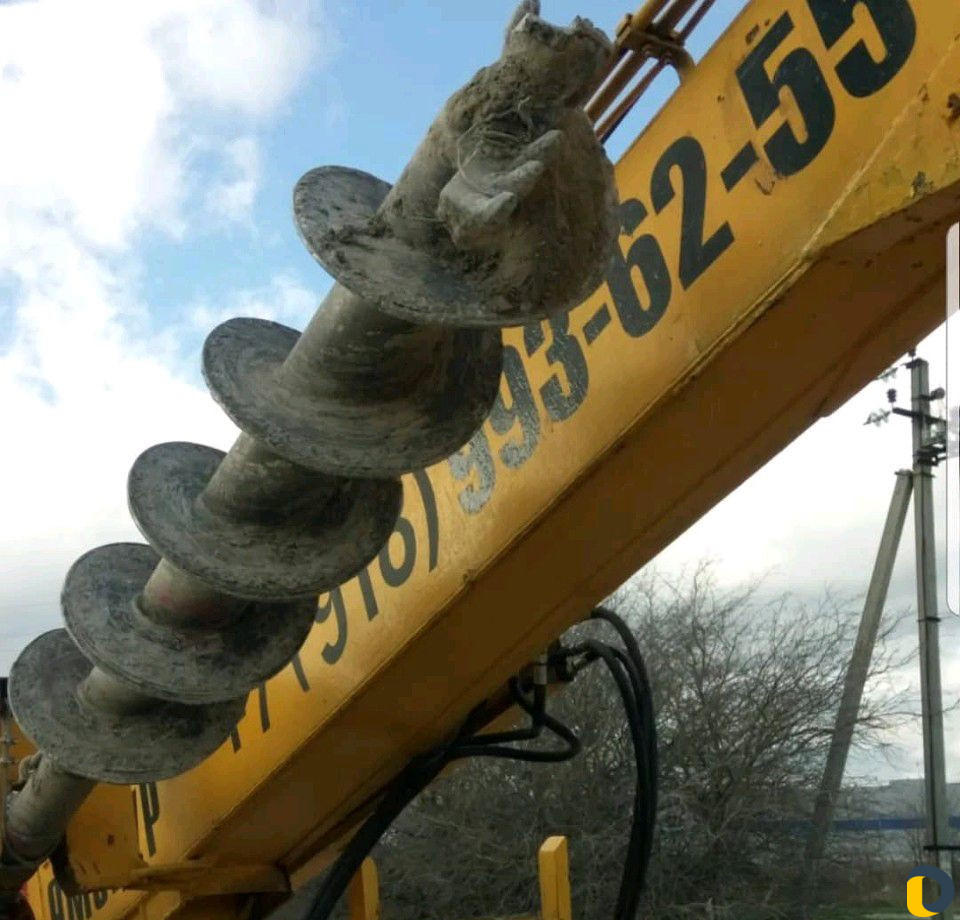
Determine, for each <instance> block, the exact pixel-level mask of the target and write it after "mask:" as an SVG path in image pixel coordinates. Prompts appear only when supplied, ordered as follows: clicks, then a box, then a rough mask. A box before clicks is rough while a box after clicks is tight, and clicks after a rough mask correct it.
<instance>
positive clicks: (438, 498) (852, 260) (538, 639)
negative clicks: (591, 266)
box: [28, 0, 960, 920]
mask: <svg viewBox="0 0 960 920" xmlns="http://www.w3.org/2000/svg"><path fill="white" fill-rule="evenodd" d="M844 11H846V14H845V13H844ZM588 12H589V11H588ZM911 23H912V25H913V28H912V30H911V27H910V25H911ZM958 94H960V5H958V4H957V3H956V2H953V0H909V2H908V0H875V2H861V3H858V4H850V3H846V2H839V0H753V2H751V3H750V4H749V5H748V6H747V8H746V9H745V10H744V11H743V13H742V14H741V15H740V16H739V17H738V18H737V19H736V21H735V22H734V23H733V24H732V25H731V26H730V27H729V29H728V30H727V31H726V33H725V34H724V35H723V37H722V38H721V39H720V40H719V41H718V42H717V44H716V45H715V46H714V47H713V49H712V50H711V51H710V52H709V53H708V54H707V55H706V57H705V58H704V59H703V60H702V61H701V62H700V63H699V64H698V65H697V66H696V68H695V69H694V70H693V71H692V73H690V75H689V76H688V77H687V78H686V79H685V80H684V82H683V84H682V85H681V87H680V88H679V89H678V91H677V92H676V93H675V94H674V96H673V97H672V99H671V100H670V102H669V103H668V104H667V106H666V107H665V108H664V109H663V111H662V112H661V113H660V114H659V115H658V116H657V117H656V118H655V119H654V120H653V121H652V123H651V124H650V125H649V126H648V128H647V129H646V130H645V131H644V132H643V133H642V135H641V136H640V137H639V138H638V139H637V140H636V141H635V143H634V144H633V145H632V147H631V148H630V149H629V150H628V152H627V153H626V154H625V155H624V156H623V157H622V159H621V160H620V162H619V164H618V165H617V180H618V185H619V190H620V196H621V200H622V205H621V213H622V217H623V227H622V230H623V232H622V235H621V237H620V257H619V258H617V259H615V260H614V262H613V263H611V269H610V273H609V275H608V279H607V283H606V284H604V285H602V286H601V287H600V288H599V289H598V290H597V291H596V293H595V294H594V295H593V296H592V297H590V299H589V300H587V301H586V302H585V303H584V304H582V305H581V306H580V307H579V308H577V309H576V310H574V311H573V312H572V313H571V314H569V317H568V318H566V319H563V318H561V319H558V320H554V321H552V322H551V323H545V324H543V325H542V326H540V325H536V326H531V327H528V328H525V329H514V330H510V331H508V332H507V333H506V335H505V341H506V343H507V346H508V347H507V350H506V369H505V375H504V378H503V381H502V390H501V396H500V400H499V401H498V404H497V405H496V407H495V408H494V411H493V413H492V415H491V417H490V419H488V421H487V422H486V424H485V425H484V427H483V429H482V430H481V432H479V433H478V434H477V435H476V437H475V438H474V439H473V441H472V442H471V443H470V444H469V445H468V446H467V447H465V448H464V449H463V450H462V451H461V452H460V453H459V454H458V455H456V456H455V457H453V458H451V459H450V460H449V461H447V462H445V463H442V464H439V465H437V466H435V467H433V468H431V469H429V470H426V471H425V472H423V473H420V474H417V475H412V476H408V477H407V478H406V480H405V482H404V490H405V491H404V509H403V514H402V517H401V520H400V523H399V525H398V527H397V530H396V533H395V534H394V535H393V537H392V539H391V541H390V543H389V545H388V547H387V548H386V549H385V550H384V552H383V553H382V554H381V557H380V558H379V559H378V560H376V561H375V562H374V563H373V564H372V565H371V566H370V567H369V568H368V569H367V570H366V571H365V572H364V573H363V574H362V575H361V576H360V577H358V578H355V579H353V580H352V581H350V582H348V583H347V584H345V585H343V586H342V587H341V588H339V589H337V590H336V591H334V592H332V593H331V594H330V595H327V596H324V597H321V598H320V606H319V610H318V615H317V621H318V622H317V625H316V627H315V628H314V630H313V633H312V635H311V636H310V638H309V640H308V642H307V644H306V645H305V647H304V648H303V650H302V652H301V654H300V655H299V657H298V658H297V660H296V661H295V662H294V663H293V665H291V666H290V667H288V668H287V669H286V670H285V671H283V672H282V673H281V674H279V675H278V676H277V677H276V678H274V679H273V680H271V681H270V682H269V683H268V684H266V686H264V687H262V688H261V689H260V690H259V692H257V693H254V694H252V695H251V697H250V700H249V703H248V706H247V713H246V716H245V717H244V719H243V721H242V722H241V723H240V725H239V727H238V729H237V732H236V734H235V736H234V738H233V740H232V742H231V743H228V744H226V745H225V746H224V747H223V748H222V749H221V750H219V751H218V752H217V753H216V754H215V755H214V756H212V757H211V758H210V759H209V760H208V761H206V762H205V763H204V764H202V765H201V766H200V767H198V768H196V769H194V770H192V771H191V772H189V773H187V774H185V775H183V776H181V777H179V778H177V779H174V780H170V781H167V782H162V783H158V784H156V785H149V786H144V787H142V788H135V789H133V790H132V791H131V790H130V789H128V788H125V787H124V788H112V789H111V788H106V787H104V788H101V789H99V790H97V792H96V793H95V794H94V795H93V796H92V797H91V799H90V800H89V801H88V802H87V804H86V805H85V806H84V807H83V808H82V809H81V811H80V812H79V813H78V814H77V816H76V817H75V819H74V821H73V823H72V824H71V827H70V829H69V832H68V841H67V843H68V847H67V854H66V856H65V857H64V859H63V861H62V862H63V864H62V865H61V867H60V869H59V871H60V873H61V878H62V879H69V878H71V877H72V879H73V880H74V882H75V883H76V884H77V885H78V886H80V887H81V888H84V889H88V890H93V889H98V888H109V889H120V888H124V889H125V890H122V891H121V890H113V891H110V892H109V893H105V892H104V893H99V894H96V895H94V894H87V895H85V896H83V895H80V896H75V897H73V898H68V897H67V896H66V895H64V894H63V892H62V890H61V887H60V885H58V883H57V882H55V881H54V880H53V875H52V870H51V868H50V867H49V865H48V866H45V867H44V868H43V869H42V870H41V872H40V873H39V874H38V875H37V876H35V878H34V879H33V880H32V881H31V883H30V884H29V886H28V894H29V899H30V902H31V905H32V906H33V908H34V910H35V912H36V914H37V917H38V918H43V920H69V918H71V917H88V916H89V917H94V918H96V920H122V918H125V917H138V918H144V920H147V918H149V920H160V918H164V917H173V916H176V917H191V916H198V917H199V916H203V917H216V916H220V915H221V914H222V915H223V916H225V917H232V916H235V913H234V904H235V899H233V898H231V894H232V893H235V892H243V891H251V890H253V891H271V890H274V891H275V890H278V889H280V890H282V889H284V888H285V887H286V886H287V885H288V883H289V884H292V885H293V886H297V885H299V884H300V883H302V882H303V881H305V880H306V879H307V878H308V877H310V876H312V875H314V874H316V873H317V872H318V871H320V869H322V867H323V866H324V865H326V863H327V862H328V861H329V859H330V858H331V856H332V854H334V853H335V852H336V849H337V847H338V846H339V845H340V844H342V842H343V840H344V839H345V837H346V835H347V834H348V833H349V832H350V830H351V829H352V828H353V827H355V826H356V824H357V822H358V820H359V819H360V818H362V816H363V814H364V813H365V809H367V808H368V807H369V805H370V803H371V802H372V801H374V800H375V798H376V796H377V793H378V790H380V789H381V788H382V787H383V786H384V784H385V783H386V782H388V781H389V779H390V778H391V777H392V776H393V775H394V774H395V773H396V772H397V770H398V769H399V768H400V767H401V766H402V765H403V764H404V763H405V762H406V761H407V760H408V759H409V758H410V757H411V756H412V755H414V754H416V753H417V752H419V751H422V750H423V749H425V748H427V747H429V746H431V745H433V744H434V743H436V742H437V741H438V740H439V739H440V738H442V737H443V736H444V734H445V733H447V732H448V731H450V730H451V729H452V728H453V727H454V726H456V725H457V724H458V723H459V722H460V720H461V719H463V717H464V716H465V715H466V713H467V712H468V711H469V710H470V709H471V708H472V707H473V706H474V705H475V704H476V703H477V702H478V701H479V700H480V699H482V698H483V697H485V696H486V695H488V694H490V693H491V692H493V691H494V690H496V689H497V688H498V687H499V686H501V685H502V684H503V682H504V681H505V680H506V679H507V678H508V677H509V676H510V675H511V674H513V673H515V672H517V671H518V670H519V669H520V668H521V667H522V666H523V665H524V664H525V663H526V662H528V661H529V660H530V659H531V658H533V657H534V656H535V655H536V654H537V653H538V652H539V651H540V650H542V649H543V648H544V647H545V646H546V645H547V644H548V643H549V642H550V641H551V640H553V639H554V638H555V637H556V636H557V635H559V634H560V633H561V632H562V631H563V630H564V629H565V628H566V627H568V626H570V625H571V624H573V623H574V622H576V621H577V620H578V619H580V618H581V617H582V616H583V615H584V613H585V611H587V610H589V609H590V607H591V606H592V605H593V604H595V603H596V602H597V601H598V600H599V599H601V598H603V597H604V596H605V595H606V594H608V593H609V592H610V591H611V590H613V589H614V588H615V587H616V586H617V585H619V584H620V583H621V582H622V581H623V580H624V579H625V578H627V577H628V576H629V575H630V574H631V573H633V572H634V571H636V570H637V568H639V567H640V566H641V565H643V564H644V563H645V562H647V561H648V560H650V559H651V558H652V557H654V556H655V555H656V554H657V552H658V551H660V550H661V549H662V548H664V547H665V546H666V545H667V544H668V543H670V542H671V541H672V540H673V539H674V538H676V537H677V536H678V535H679V534H681V533H682V532H683V531H684V530H685V529H686V528H688V527H689V526H690V525H691V524H692V523H693V522H694V521H696V520H697V519H698V518H699V517H700V516H702V515H703V514H704V513H705V512H706V511H707V510H708V509H710V508H711V507H712V506H713V505H715V504H716V503H717V502H718V501H719V500H720V499H721V498H723V497H724V496H725V495H727V494H728V493H730V492H731V491H732V490H733V489H734V488H735V487H736V486H738V485H739V484H740V483H742V482H743V481H744V480H745V479H747V478H748V477H749V476H750V474H751V473H753V472H754V471H755V470H756V469H758V468H759V467H760V466H762V465H763V464H764V463H765V462H766V461H767V460H769V459H770V458H771V457H772V456H774V455H775V454H776V453H777V452H778V451H780V450H781V449H782V448H783V447H785V446H786V445H787V444H789V443H790V442H791V441H792V440H793V439H794V438H796V437H797V436H798V435H799V434H800V433H801V432H803V431H804V430H805V429H806V428H807V427H808V426H809V425H811V424H812V423H813V422H814V421H816V419H817V418H819V417H821V416H822V415H824V414H826V413H829V412H830V411H832V410H833V409H834V408H836V407H838V406H839V405H841V404H842V403H843V402H844V401H845V400H846V399H848V398H849V397H850V396H851V395H852V394H853V393H854V392H856V391H857V390H858V389H859V388H860V387H862V386H863V385H864V384H866V383H867V382H868V381H869V380H870V379H871V378H872V377H873V376H875V375H876V374H877V373H878V372H880V371H882V370H883V369H884V368H885V367H886V366H887V365H888V363H889V362H891V361H892V360H894V359H896V358H897V357H898V356H900V355H901V354H903V353H904V352H905V351H906V350H907V349H908V348H910V347H911V346H912V345H914V344H915V343H916V342H917V341H918V340H919V339H921V338H922V337H923V336H924V335H926V334H927V333H928V332H930V331H931V330H933V329H934V328H935V327H936V326H937V325H938V324H939V323H940V322H942V321H943V319H944V290H943V289H944V278H943V275H944V247H945V242H944V240H945V234H946V230H947V227H948V226H949V225H950V224H951V223H953V222H955V221H956V220H957V218H958V215H960V96H958ZM797 487H798V488H803V484H802V483H798V484H797ZM217 895H218V897H214V896H217ZM201 896H202V897H201ZM197 898H200V900H196V899H197Z"/></svg>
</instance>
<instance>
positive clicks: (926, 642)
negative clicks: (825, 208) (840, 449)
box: [908, 358, 950, 918]
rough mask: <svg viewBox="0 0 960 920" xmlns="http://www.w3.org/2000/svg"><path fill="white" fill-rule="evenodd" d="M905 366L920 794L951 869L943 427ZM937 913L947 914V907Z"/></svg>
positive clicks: (934, 853) (919, 371) (915, 372)
mask: <svg viewBox="0 0 960 920" xmlns="http://www.w3.org/2000/svg"><path fill="white" fill-rule="evenodd" d="M908 367H909V368H910V384H911V386H910V389H911V396H912V399H911V412H910V413H909V414H910V417H911V418H912V420H913V477H914V490H913V491H914V504H913V510H914V527H915V529H916V547H917V625H918V627H919V631H920V684H921V693H922V713H923V766H924V792H925V795H924V798H925V806H926V817H927V851H928V852H929V853H930V864H931V865H934V866H937V867H939V868H941V869H944V870H945V871H947V872H949V871H950V857H949V846H948V843H947V835H948V828H949V818H950V815H949V811H948V806H947V781H946V758H945V754H944V744H943V692H942V689H941V684H940V616H939V611H938V609H937V560H936V541H935V538H934V526H933V468H934V466H936V464H937V463H938V462H939V458H940V454H941V451H942V437H943V433H942V432H941V431H940V430H939V422H940V421H941V420H939V419H935V418H934V417H933V416H932V415H931V412H930V402H931V399H932V398H933V397H932V396H931V393H930V367H929V365H928V364H927V362H926V361H923V360H921V359H920V358H914V359H913V360H912V361H911V362H910V364H909V365H908ZM942 916H943V917H944V918H948V912H947V911H944V912H943V914H942Z"/></svg>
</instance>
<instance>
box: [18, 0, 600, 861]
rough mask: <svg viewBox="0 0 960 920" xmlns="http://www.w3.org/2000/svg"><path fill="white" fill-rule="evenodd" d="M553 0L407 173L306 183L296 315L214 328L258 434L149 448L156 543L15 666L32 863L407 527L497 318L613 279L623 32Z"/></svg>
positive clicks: (293, 637)
mask: <svg viewBox="0 0 960 920" xmlns="http://www.w3.org/2000/svg"><path fill="white" fill-rule="evenodd" d="M537 7H538V5H537V4H535V3H531V2H530V0H527V2H526V3H524V4H523V5H522V6H521V8H520V9H519V10H518V11H517V13H516V14H515V15H514V18H513V20H512V21H511V23H510V25H509V27H508V30H507V35H506V40H505V44H504V49H503V53H502V56H501V57H500V59H499V60H498V61H497V62H496V63H495V64H494V65H492V66H491V67H488V68H485V69H483V70H481V71H480V72H479V73H478V74H477V75H476V76H475V77H474V78H473V79H472V80H471V81H470V82H469V83H468V84H467V85H466V86H465V87H463V88H462V89H461V90H460V91H458V92H457V93H456V94H455V95H454V96H453V97H452V98H451V99H450V100H449V101H448V102H447V104H446V105H445V107H444V108H443V110H442V111H441V113H440V115H439V117H438V118H437V119H436V121H435V122H434V123H433V125H432V126H431V128H430V130H429V131H428V133H427V136H426V138H425V139H424V140H423V142H422V143H421V145H420V147H419V149H418V150H417V152H416V154H415V155H414V158H413V160H412V161H411V162H410V164H409V165H408V166H407V168H406V169H405V170H404V172H403V174H402V175H401V176H400V178H399V179H398V181H397V183H396V184H395V185H394V186H393V187H392V188H391V187H390V186H389V185H388V184H387V183H385V182H383V181H381V180H379V179H376V178H374V177H373V176H370V175H367V174H365V173H362V172H358V171H357V170H353V169H346V168H339V167H322V168H319V169H315V170H312V171H311V172H309V173H307V174H306V175H305V176H304V177H303V178H302V179H301V180H300V182H299V183H298V184H297V186H296V190H295V192H294V214H295V219H296V224H297V227H298V229H299V231H300V234H301V236H302V237H303V240H304V242H305V243H306V245H307V247H308V248H309V249H310V251H311V252H312V253H313V254H314V256H315V257H316V258H317V260H318V261H319V262H320V264H321V265H323V267H324V268H325V269H326V270H327V271H328V272H329V273H330V274H331V275H332V276H333V277H334V278H335V279H336V282H337V283H336V284H335V286H334V287H333V289H332V290H331V291H330V293H329V294H328V295H327V297H326V299H325V300H324V302H323V303H322V305H321V306H320V308H319V310H318V311H317V313H316V315H315V316H314V317H313V319H312V320H311V322H310V324H309V325H308V326H307V328H306V330H305V331H304V332H303V333H302V334H300V333H298V332H296V331H295V330H293V329H289V328H287V327H285V326H281V325H279V324H277V323H273V322H267V321H265V320H258V319H234V320H230V321H228V322H226V323H224V324H223V325H221V326H219V327H218V328H216V329H215V330H214V331H213V332H212V333H211V334H210V336H209V337H208V339H207V341H206V343H205V345H204V349H203V373H204V377H205V379H206V381H207V384H208V386H209V388H210V390H211V392H212V393H213V396H214V398H215V399H216V400H217V402H218V403H219V404H220V405H221V406H222V407H223V409H224V411H225V412H226V413H227V415H229V417H230V418H231V419H232V420H233V421H234V422H235V423H236V424H237V425H238V426H239V428H240V429H241V430H242V432H243V433H242V434H241V435H240V436H239V438H238V439H237V441H236V443H235V444H234V445H233V447H232V448H231V449H230V451H229V453H227V454H223V453H222V452H221V451H218V450H214V449H213V448H210V447H204V446H201V445H198V444H187V443H170V444H160V445H157V446H155V447H152V448H150V449H149V450H147V451H146V452H145V453H143V454H142V455H141V456H140V457H139V459H138V460H137V461H136V463H135V464H134V466H133V469H132V471H131V473H130V477H129V484H128V491H129V504H130V509H131V513H132V515H133V518H134V520H135V521H136V523H137V525H138V527H139V529H140V530H141V531H142V533H143V535H144V537H145V538H146V540H147V541H148V544H149V545H140V544H133V543H120V544H113V545H109V546H102V547H99V548H98V549H95V550H92V551H91V552H89V553H87V554H86V555H85V556H83V557H81V558H80V559H79V560H78V561H77V562H76V563H75V564H74V566H73V567H72V569H71V570H70V572H69V574H68V576H67V578H66V583H65V585H64V588H63V595H62V602H63V613H64V618H65V620H66V630H63V629H60V630H54V631H52V632H49V633H46V634H45V635H43V636H41V637H40V638H38V639H37V640H36V641H34V642H33V643H32V644H31V645H30V646H28V647H27V649H26V650H25V651H24V652H23V653H22V654H21V656H20V657H19V659H18V660H17V662H16V663H15V664H14V666H13V669H12V672H11V675H10V703H11V707H12V709H13V713H14V715H15V717H16V719H17V721H18V723H19V724H20V726H21V727H22V729H23V730H24V731H25V732H26V734H27V735H29V737H30V738H32V739H33V741H34V742H35V743H36V744H37V746H38V748H39V750H40V751H41V754H40V757H39V760H38V761H37V762H35V763H34V764H32V772H30V774H29V776H28V777H27V780H26V783H25V785H24V786H23V788H22V789H21V790H20V791H19V792H17V793H15V794H14V795H13V796H12V797H11V800H10V802H9V804H8V816H7V832H6V839H5V841H4V862H5V863H6V864H7V865H8V866H13V865H15V864H17V863H20V864H22V865H24V866H26V867H28V870H29V871H27V870H25V871H26V875H29V874H30V871H32V869H30V868H29V867H31V866H35V865H36V864H37V863H38V862H39V861H40V860H41V859H42V858H44V857H45V856H46V855H48V854H49V852H50V850H51V849H52V848H53V846H54V845H55V844H56V843H57V841H58V840H59V839H60V837H61V836H62V834H63V830H64V828H65V826H66V823H67V821H68V819H69V816H70V814H71V813H72V811H73V810H74V809H75V808H76V807H77V806H78V805H79V804H80V802H82V801H83V798H84V797H85V796H86V794H87V793H88V792H89V790H90V788H92V785H93V783H94V782H96V781H103V782H110V783H139V782H145V781H150V780H160V779H164V778H168V777H171V776H174V775H176V774H179V773H181V772H183V771H185V770H188V769H190V768H191V767H193V766H194V765H196V764H197V763H199V762H200V761H201V760H203V759H204V758H205V757H207V756H208V755H209V754H210V753H212V752H213V751H214V750H215V749H216V748H218V747H219V746H220V745H221V744H222V743H223V742H224V741H225V740H226V739H227V737H228V736H229V733H230V731H231V729H232V728H233V726H234V725H235V724H236V722H237V721H238V719H239V718H240V716H241V715H242V713H243V711H244V704H245V700H246V697H247V694H248V693H249V691H250V690H251V689H252V688H254V687H255V686H256V685H257V684H258V683H260V682H262V681H264V680H266V679H267V678H269V677H271V676H272V675H274V674H275V673H277V672H278V671H279V670H280V669H282V668H283V667H284V666H285V665H286V664H287V663H288V662H289V661H290V659H291V658H292V657H293V655H294V654H295V653H296V651H297V650H298V649H299V648H300V646H301V644H302V643H303V642H304V640H305V639H306V637H307V634H308V632H309V630H310V628H311V625H312V623H313V619H314V614H315V610H316V597H317V595H318V594H320V593H322V592H324V591H327V590H330V589H331V588H333V587H334V586H336V585H338V584H340V583H342V582H344V581H345V580H347V579H349V578H350V577H352V576H353V575H354V574H356V572H357V571H358V570H360V569H361V568H362V567H363V566H365V565H366V564H367V563H368V562H369V561H370V560H371V559H372V558H373V557H375V556H376V554H377V553H378V551H379V550H380V548H381V547H382V546H383V545H384V543H385V542H386V541H387V540H388V538H389V536H390V533H391V531H392V530H393V527H394V524H395V521H396V518H397V516H398V513H399V507H400V500H401V484H400V480H399V476H400V475H401V474H402V473H405V472H408V471H412V470H416V469H420V468H423V467H426V466H429V465H431V464H433V463H436V462H438V461H440V460H442V459H444V458H446V457H447V456H449V455H450V454H452V453H453V452H455V451H456V450H457V449H458V448H460V447H461V446H462V445H463V444H464V443H465V442H467V441H468V440H469V439H470V437H471V436H472V435H473V433H474V432H475V431H476V429H477V428H478V427H479V426H480V424H481V423H482V422H483V420H484V418H485V416H486V414H487V412H488V410H489V408H490V406H491V405H492V403H493V401H494V399H495V396H496V393H497V391H498V387H499V378H500V371H501V337H500V331H499V330H500V328H501V327H504V326H514V325H520V324H524V323H528V322H531V321H536V320H540V319H543V318H545V317H547V316H549V315H551V314H555V313H558V312H562V311H566V310H569V309H571V308H572V307H573V306H575V305H577V304H578V303H580V302H581V301H582V300H584V299H585V298H586V297H587V296H588V295H589V294H590V293H592V291H593V290H594V289H595V288H596V286H597V285H598V284H599V283H600V280H601V277H602V274H603V271H604V268H605V266H606V263H607V259H608V255H609V252H610V249H611V246H612V245H613V244H614V241H615V238H616V232H617V225H616V192H615V187H614V182H613V169H612V166H611V164H610V162H609V160H608V159H607V157H606V155H605V154H604V151H603V149H602V147H601V145H600V143H599V142H598V141H597V139H596V137H595V135H594V132H593V129H592V128H591V125H590V122H589V121H588V119H587V116H586V115H585V114H584V112H583V110H582V105H583V103H584V101H585V98H586V96H587V95H588V94H589V92H590V91H591V90H592V89H593V88H594V86H595V83H596V80H597V76H598V74H599V73H600V72H601V71H602V69H603V67H604V65H605V64H606V63H607V61H608V58H609V55H610V54H611V50H612V48H611V44H610V42H609V41H608V40H607V38H606V37H605V36H604V35H603V34H602V33H601V32H599V31H598V30H597V29H595V28H594V27H593V26H592V25H590V24H589V23H588V22H586V21H582V20H579V19H578V20H576V21H575V22H574V23H573V24H572V25H571V26H570V27H569V28H558V27H555V26H552V25H549V24H548V23H546V22H544V21H543V20H541V19H540V18H539V16H538V15H537V14H538V12H539V10H538V8H537ZM16 874H17V873H16V872H11V873H7V875H5V876H4V878H6V877H7V876H8V875H9V876H10V877H11V879H12V878H13V877H14V876H16Z"/></svg>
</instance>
